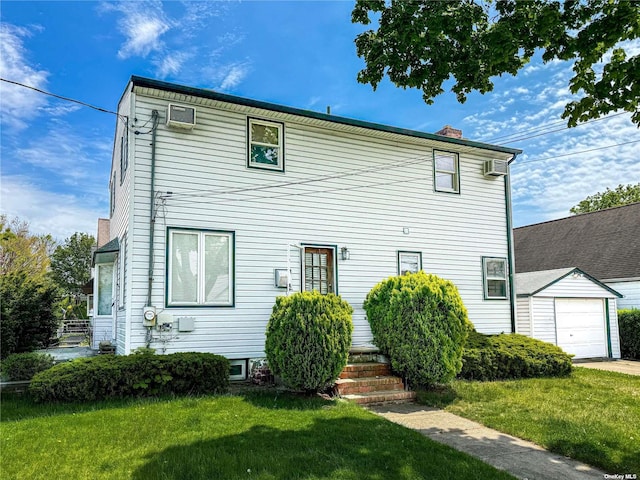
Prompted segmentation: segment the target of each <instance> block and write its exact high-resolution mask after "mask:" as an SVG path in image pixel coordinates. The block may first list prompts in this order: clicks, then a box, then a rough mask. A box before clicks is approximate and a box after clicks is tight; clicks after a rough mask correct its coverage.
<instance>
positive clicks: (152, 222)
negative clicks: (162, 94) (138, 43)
mask: <svg viewBox="0 0 640 480" xmlns="http://www.w3.org/2000/svg"><path fill="white" fill-rule="evenodd" d="M151 119H152V121H153V127H152V131H151V183H150V191H149V286H148V291H147V306H151V290H152V288H153V237H154V234H155V226H156V218H155V215H154V210H155V208H154V207H155V205H154V204H155V194H154V189H155V171H156V133H157V130H158V111H157V110H153V111H152V112H151ZM147 332H151V329H150V328H149V329H148V330H147ZM147 346H148V345H147Z"/></svg>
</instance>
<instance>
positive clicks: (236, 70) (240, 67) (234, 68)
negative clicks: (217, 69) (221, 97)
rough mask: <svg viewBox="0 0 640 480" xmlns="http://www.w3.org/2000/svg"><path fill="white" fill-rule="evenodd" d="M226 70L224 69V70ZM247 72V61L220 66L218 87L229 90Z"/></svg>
mask: <svg viewBox="0 0 640 480" xmlns="http://www.w3.org/2000/svg"><path fill="white" fill-rule="evenodd" d="M225 70H226V71H225ZM248 73H249V64H248V63H235V64H232V65H228V66H226V67H222V77H223V78H222V81H221V82H220V86H219V87H218V88H219V89H220V90H229V89H232V88H234V87H236V86H238V85H239V84H240V82H242V80H243V79H244V77H246V76H247V74H248Z"/></svg>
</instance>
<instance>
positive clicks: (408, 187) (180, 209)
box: [127, 92, 511, 359]
mask: <svg viewBox="0 0 640 480" xmlns="http://www.w3.org/2000/svg"><path fill="white" fill-rule="evenodd" d="M163 95H165V96H166V98H164V99H157V98H151V97H147V96H142V95H141V94H140V93H139V92H138V93H136V95H135V98H136V109H135V117H136V118H138V119H139V121H141V122H145V121H146V120H147V119H148V118H150V115H151V111H152V109H156V110H158V111H160V112H163V111H164V110H165V109H166V104H167V103H168V102H169V101H174V102H181V103H188V101H190V100H189V99H185V98H183V97H182V96H180V95H175V94H172V93H170V92H164V93H163ZM196 100H198V101H200V102H201V103H194V105H195V107H196V108H197V109H198V112H197V118H198V126H197V128H195V129H194V130H192V131H190V132H188V133H185V132H176V131H171V130H169V129H167V128H165V127H164V126H163V125H162V122H161V125H160V127H159V128H158V134H157V140H158V148H157V150H156V166H155V168H156V174H155V188H156V190H157V191H160V192H167V191H171V192H173V194H172V195H171V196H168V197H167V200H166V204H165V206H164V208H163V209H162V211H161V215H160V216H159V218H158V220H157V221H156V234H155V237H154V244H155V252H156V254H155V256H154V264H153V267H154V283H153V291H152V304H154V305H156V306H157V307H159V308H162V307H163V306H166V305H165V292H166V274H167V272H166V266H165V255H164V252H165V251H166V248H167V244H166V239H167V236H166V228H165V227H164V225H168V226H174V227H183V228H187V227H188V228H193V229H202V230H207V229H213V230H222V231H235V268H236V272H235V277H236V292H235V308H228V309H215V308H205V307H201V308H199V309H198V310H197V311H196V313H195V314H194V311H195V310H194V309H193V308H189V307H177V306H176V307H172V308H171V314H172V315H173V317H174V318H177V317H180V316H194V317H195V318H196V321H195V325H196V329H195V330H194V331H193V332H181V333H180V335H179V338H176V339H174V340H172V341H171V342H169V343H168V344H167V353H171V352H174V351H186V350H191V351H210V352H215V353H218V354H222V355H225V356H227V357H228V358H232V359H241V358H256V357H261V356H264V338H265V337H264V332H265V329H266V325H267V322H268V320H269V316H270V314H271V310H272V308H273V305H274V303H275V299H276V297H277V296H278V295H282V294H283V291H282V289H278V288H276V287H275V286H274V283H273V271H274V269H275V268H286V266H287V257H288V256H289V261H290V265H291V267H292V278H291V282H290V283H291V285H292V286H293V288H294V290H296V291H297V290H299V289H300V288H301V285H302V282H301V279H300V273H301V265H302V263H303V261H302V258H301V257H300V255H301V251H300V250H299V249H298V248H296V247H294V246H291V245H292V244H293V245H298V246H300V245H303V244H312V245H318V244H320V245H338V246H341V245H348V247H349V251H350V252H351V258H350V260H347V261H343V260H341V259H340V258H339V255H337V254H336V257H337V258H336V265H337V270H338V272H337V287H338V291H339V293H340V295H341V297H342V298H344V299H345V300H347V301H348V302H349V303H350V304H351V305H352V306H353V308H354V314H353V322H354V333H353V338H352V344H353V345H354V346H359V345H366V344H370V343H371V342H372V335H371V332H370V329H369V324H368V322H367V320H366V318H365V312H364V310H363V309H362V303H363V301H364V298H365V296H366V294H367V293H368V292H369V290H370V289H371V288H372V287H373V286H374V285H375V284H377V283H378V282H380V281H381V280H383V279H385V278H388V277H389V276H392V275H396V274H397V271H398V264H397V251H398V250H405V251H421V252H423V259H422V261H423V265H424V266H426V267H427V268H426V271H427V272H428V273H434V274H437V275H440V276H442V277H443V278H446V279H448V280H451V281H452V282H454V283H455V284H456V286H457V287H458V288H459V290H460V293H461V296H462V298H463V301H464V303H465V306H466V307H467V309H468V310H469V317H470V318H471V319H472V321H473V322H474V325H475V326H476V328H477V329H478V330H479V331H481V332H483V333H489V334H491V333H500V332H508V331H510V330H511V319H510V307H509V302H485V301H483V284H482V263H481V257H482V256H496V257H503V258H506V257H507V235H506V231H507V228H506V214H505V195H504V182H503V181H501V180H487V179H485V178H484V177H483V176H482V165H483V162H484V161H485V160H487V159H489V158H494V157H495V155H496V154H495V152H484V155H483V154H482V153H483V152H480V151H478V150H473V149H469V148H466V147H463V148H462V153H461V154H460V162H459V174H460V177H461V179H462V184H463V185H464V188H463V189H462V191H461V193H460V195H440V194H436V193H434V186H433V165H432V163H433V160H432V159H433V156H432V149H433V148H434V147H437V146H438V145H440V146H442V144H439V143H437V142H435V141H429V140H425V139H418V138H411V137H407V136H401V135H396V134H387V133H379V132H372V131H367V130H366V129H362V128H357V127H353V128H350V127H349V128H350V130H351V131H340V130H335V129H332V128H333V127H332V125H331V124H329V123H328V122H324V123H322V122H320V121H317V122H315V121H312V120H309V122H308V123H305V122H307V120H305V119H302V120H298V119H292V118H289V117H287V116H286V115H285V114H280V113H272V112H268V111H265V110H259V109H252V108H248V107H241V106H237V105H233V106H230V105H220V108H212V107H209V106H207V105H206V101H204V100H200V99H196ZM223 107H224V108H223ZM269 115H271V117H269ZM247 117H252V118H253V117H259V118H273V119H274V120H276V121H278V122H280V121H281V122H283V123H285V129H286V173H285V174H283V175H279V176H275V177H274V176H273V175H265V172H264V171H260V170H257V169H248V168H246V166H247V165H246V158H247ZM314 122H315V124H314ZM341 128H342V127H341ZM131 141H132V143H135V146H133V147H131V146H130V148H131V149H132V148H135V150H136V154H135V157H131V155H130V163H131V164H133V163H135V165H134V169H135V177H134V178H135V188H134V189H133V190H134V191H135V195H134V197H133V198H132V200H131V201H132V202H133V207H132V208H133V210H132V211H133V216H134V219H133V230H132V229H130V230H129V232H128V237H129V253H130V255H129V256H130V258H131V261H132V264H131V266H132V268H131V269H130V270H129V271H130V273H131V275H130V278H131V282H129V283H130V287H129V288H130V289H131V295H132V301H131V302H130V303H128V305H127V311H130V312H131V317H130V318H131V321H130V332H129V333H128V335H129V338H130V339H131V341H130V345H129V348H130V349H135V348H137V347H139V346H142V345H144V342H145V333H146V330H145V328H144V327H143V326H142V319H141V312H142V307H143V306H144V305H145V304H146V301H147V300H146V294H147V284H148V263H147V262H148V247H149V243H148V232H149V178H150V177H149V172H150V166H151V147H150V145H149V135H147V136H142V135H140V136H135V138H134V137H133V136H131ZM501 158H503V159H506V158H508V156H507V155H505V156H503V157H501ZM391 164H393V165H394V166H393V167H390V165H391ZM130 168H131V167H130ZM363 170H366V172H364V173H362V171H363ZM354 171H357V172H359V173H357V174H353V173H350V174H349V175H343V176H341V177H336V175H339V174H342V173H349V172H354ZM130 177H131V175H129V176H128V178H130ZM328 177H331V178H328ZM311 178H315V179H320V178H323V180H322V181H315V182H311V183H309V182H307V181H308V180H309V179H311ZM285 182H286V183H287V184H286V185H284V183H285ZM300 182H307V183H300ZM278 185H279V186H278ZM265 187H268V188H265ZM258 188H259V189H258ZM186 191H189V192H191V194H192V195H191V196H190V197H187V196H180V195H179V194H180V193H181V192H186ZM223 192H226V193H223ZM404 227H407V228H409V229H410V234H409V235H407V234H404V233H403V228H404ZM134 238H135V241H132V239H134ZM319 242H321V243H319ZM338 250H339V249H338Z"/></svg>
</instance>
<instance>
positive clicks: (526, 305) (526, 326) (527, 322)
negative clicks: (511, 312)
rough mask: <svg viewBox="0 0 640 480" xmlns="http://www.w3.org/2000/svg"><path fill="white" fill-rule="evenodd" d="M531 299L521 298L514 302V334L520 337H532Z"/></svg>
mask: <svg viewBox="0 0 640 480" xmlns="http://www.w3.org/2000/svg"><path fill="white" fill-rule="evenodd" d="M530 303H531V297H521V298H518V299H517V302H516V308H517V312H516V317H517V319H518V320H517V323H516V332H517V333H519V334H521V335H527V336H529V337H530V336H532V335H533V332H532V331H531V309H530Z"/></svg>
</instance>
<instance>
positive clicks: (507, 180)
mask: <svg viewBox="0 0 640 480" xmlns="http://www.w3.org/2000/svg"><path fill="white" fill-rule="evenodd" d="M517 156H518V154H517V153H514V154H513V157H511V160H509V161H508V162H507V168H509V173H508V174H507V175H505V177H504V197H505V203H506V215H507V251H508V262H509V306H510V309H511V333H515V332H516V288H515V284H514V278H515V271H516V267H515V261H514V256H515V255H514V251H513V228H512V221H511V214H512V210H513V209H512V205H511V168H510V165H511V162H514V161H515V159H516V157H517Z"/></svg>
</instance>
